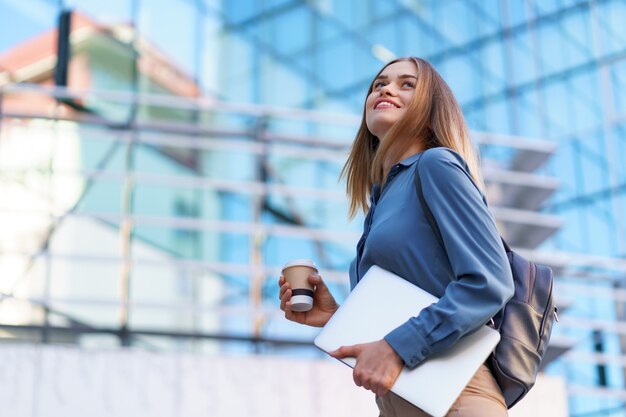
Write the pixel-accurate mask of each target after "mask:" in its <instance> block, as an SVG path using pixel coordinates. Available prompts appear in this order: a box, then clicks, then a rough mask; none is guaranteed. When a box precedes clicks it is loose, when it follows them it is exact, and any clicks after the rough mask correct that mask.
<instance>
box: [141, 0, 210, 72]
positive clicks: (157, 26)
mask: <svg viewBox="0 0 626 417" xmlns="http://www.w3.org/2000/svg"><path fill="white" fill-rule="evenodd" d="M139 5H140V10H139V22H137V29H138V30H139V32H140V33H141V34H142V36H144V37H145V38H147V39H149V41H150V43H152V44H154V45H155V46H156V47H157V48H158V49H159V51H160V52H162V53H164V54H165V55H166V56H167V57H168V58H170V59H171V60H172V61H173V62H175V64H176V65H177V66H178V67H180V68H182V69H183V70H184V71H185V73H186V74H189V75H193V74H194V69H195V68H194V59H195V57H194V51H195V50H196V48H197V47H198V44H197V39H196V37H195V27H196V10H195V8H194V6H193V5H192V4H190V3H189V2H187V1H184V0H173V1H172V0H153V1H151V2H150V3H147V2H139ZM166 22H184V25H185V28H186V29H185V30H163V27H164V23H166Z"/></svg>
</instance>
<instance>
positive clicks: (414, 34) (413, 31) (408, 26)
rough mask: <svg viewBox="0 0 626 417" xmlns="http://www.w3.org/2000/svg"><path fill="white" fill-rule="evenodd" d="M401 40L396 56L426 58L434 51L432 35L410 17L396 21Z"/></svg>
mask: <svg viewBox="0 0 626 417" xmlns="http://www.w3.org/2000/svg"><path fill="white" fill-rule="evenodd" d="M397 24H398V28H399V30H400V33H401V34H402V35H401V39H400V41H401V42H399V45H401V46H400V47H399V48H398V54H399V55H402V56H419V57H428V56H430V55H432V54H433V51H434V49H435V46H434V45H435V43H436V42H435V38H434V37H433V35H432V33H431V32H430V31H428V30H426V28H425V27H424V25H422V24H420V23H419V22H418V21H417V20H416V19H414V18H412V17H410V16H409V17H405V18H402V19H399V20H398V21H397Z"/></svg>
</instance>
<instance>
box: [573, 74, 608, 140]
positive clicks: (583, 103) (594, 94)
mask: <svg viewBox="0 0 626 417" xmlns="http://www.w3.org/2000/svg"><path fill="white" fill-rule="evenodd" d="M570 90H571V93H572V94H571V97H572V102H571V106H572V111H573V113H574V118H573V122H574V123H575V124H576V128H577V129H578V130H583V129H589V128H591V127H594V126H598V125H599V124H600V123H602V119H603V116H602V104H601V101H602V96H601V94H600V82H599V80H598V77H597V72H595V71H593V72H585V73H582V74H578V75H576V76H575V77H573V78H572V79H571V83H570Z"/></svg>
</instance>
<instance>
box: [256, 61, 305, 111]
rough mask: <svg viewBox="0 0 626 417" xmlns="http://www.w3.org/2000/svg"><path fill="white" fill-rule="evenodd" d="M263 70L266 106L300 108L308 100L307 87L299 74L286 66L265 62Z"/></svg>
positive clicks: (262, 85) (262, 84) (262, 86)
mask: <svg viewBox="0 0 626 417" xmlns="http://www.w3.org/2000/svg"><path fill="white" fill-rule="evenodd" d="M265 62H266V64H265V65H264V67H263V70H262V72H261V73H262V74H263V75H262V80H261V88H262V90H261V91H262V97H261V102H262V103H264V104H270V105H276V106H294V107H299V106H300V105H301V104H302V103H303V102H304V101H306V99H307V85H306V83H305V80H304V79H303V78H302V77H301V76H300V74H299V73H297V72H296V71H294V69H293V68H289V67H287V66H285V65H280V64H277V63H273V62H271V61H269V60H268V61H265Z"/></svg>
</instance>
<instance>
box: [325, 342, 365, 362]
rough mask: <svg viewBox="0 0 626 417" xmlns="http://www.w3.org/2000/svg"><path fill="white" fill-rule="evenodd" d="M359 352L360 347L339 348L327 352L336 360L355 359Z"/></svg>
mask: <svg viewBox="0 0 626 417" xmlns="http://www.w3.org/2000/svg"><path fill="white" fill-rule="evenodd" d="M360 352H361V345H352V346H341V347H340V348H339V349H337V350H334V351H332V352H328V354H329V355H330V356H332V357H333V358H336V359H343V358H356V357H357V356H359V353H360Z"/></svg>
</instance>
